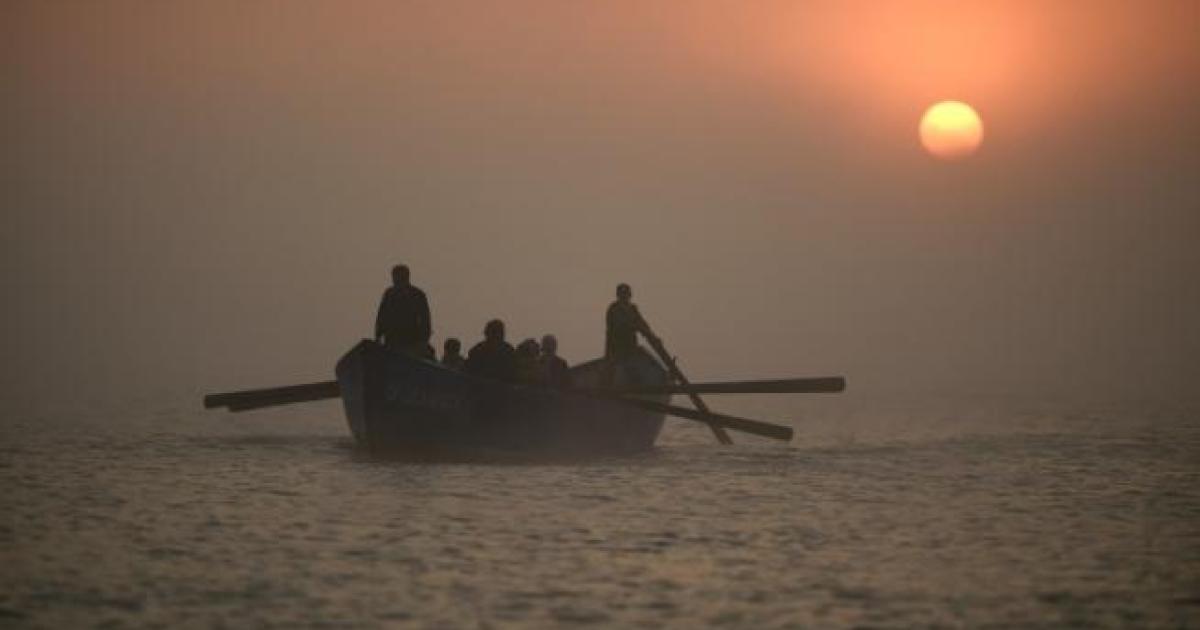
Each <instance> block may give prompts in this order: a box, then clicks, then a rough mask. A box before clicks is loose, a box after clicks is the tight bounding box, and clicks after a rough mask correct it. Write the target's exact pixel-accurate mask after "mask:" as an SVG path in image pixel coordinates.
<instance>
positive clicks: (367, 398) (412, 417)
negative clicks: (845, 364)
mask: <svg viewBox="0 0 1200 630" xmlns="http://www.w3.org/2000/svg"><path fill="white" fill-rule="evenodd" d="M650 341H651V346H652V347H653V348H654V350H655V352H656V353H657V355H658V357H659V358H657V359H656V358H655V357H654V356H653V355H651V354H650V353H649V352H647V351H646V350H645V349H643V348H641V347H638V348H637V349H636V351H635V352H632V353H630V354H629V356H627V357H625V358H623V359H621V360H620V361H618V362H617V363H615V364H614V365H612V366H611V370H612V373H611V375H610V376H611V378H610V379H609V382H604V379H603V378H602V377H603V376H604V372H605V371H606V370H607V369H610V368H609V367H608V366H607V365H606V360H604V359H597V360H594V361H590V362H588V363H584V364H582V365H578V366H576V367H574V368H572V369H571V387H570V388H568V389H555V388H550V387H545V386H542V385H536V384H518V383H508V382H501V381H494V380H488V379H483V378H479V377H477V376H472V375H470V374H465V373H463V372H459V371H455V370H451V369H449V368H446V367H443V366H442V365H441V364H439V363H437V362H434V361H430V360H426V359H422V358H419V357H414V356H411V355H408V354H404V353H400V352H395V351H392V350H388V349H386V348H384V347H383V346H382V345H380V344H379V343H377V342H375V341H372V340H363V341H361V342H359V343H358V345H356V346H354V348H352V349H351V350H350V351H349V352H347V353H346V355H345V356H343V357H342V358H341V360H339V361H338V363H337V367H336V373H337V380H336V381H321V382H317V383H304V384H299V385H286V386H283V387H269V388H265V389H249V390H241V391H234V392H224V393H217V394H209V395H207V396H205V397H204V406H205V408H209V409H212V408H217V407H224V408H226V409H228V410H229V411H234V412H240V411H250V410H253V409H261V408H264V407H274V406H277V405H290V404H295V403H304V402H311V401H316V400H326V399H331V398H341V400H342V405H343V407H344V409H345V411H346V421H347V423H348V424H349V425H350V432H351V433H352V434H353V435H354V439H355V440H356V441H357V442H358V443H359V444H360V445H362V446H363V447H365V448H366V449H368V450H369V451H371V452H372V453H388V454H399V455H403V456H405V457H411V458H419V459H464V458H465V459H479V458H484V459H493V458H517V459H525V458H533V459H579V458H581V457H602V456H611V455H630V454H636V453H643V452H646V451H649V450H650V449H652V448H654V442H655V440H656V439H658V433H659V431H660V430H661V429H662V425H663V417H664V415H671V416H675V417H678V418H685V419H688V420H691V421H693V422H700V423H703V424H705V425H707V426H708V427H709V428H710V429H712V431H713V433H714V435H716V437H717V438H718V439H719V440H721V441H722V442H725V443H728V440H729V438H728V436H726V435H725V430H726V429H729V430H735V431H742V432H745V433H750V434H753V435H758V436H761V437H766V438H770V439H775V440H783V441H785V442H786V441H788V440H791V439H792V433H793V431H792V428H791V427H789V426H786V425H781V424H775V423H771V422H763V421H761V420H752V419H750V418H739V417H737V416H731V415H726V414H723V413H717V412H714V411H712V410H711V409H709V408H708V407H707V405H705V404H704V403H703V401H701V400H700V394H784V393H821V392H829V393H836V392H841V391H843V390H844V389H845V388H846V382H845V379H843V378H842V377H839V376H835V377H819V378H800V379H777V380H757V381H725V382H715V383H712V382H710V383H691V382H689V381H688V380H687V379H686V377H684V376H683V374H682V372H680V371H679V367H678V365H676V364H675V360H674V358H673V357H671V356H670V355H669V354H668V353H667V351H666V349H665V348H664V347H663V346H662V342H661V340H658V339H657V338H654V337H651V338H650ZM660 361H661V362H660ZM672 394H686V395H687V396H688V397H689V398H690V399H691V400H692V402H693V403H694V404H695V406H696V408H695V409H688V408H686V407H677V406H675V405H670V404H668V403H667V401H668V399H669V398H670V397H671V395H672Z"/></svg>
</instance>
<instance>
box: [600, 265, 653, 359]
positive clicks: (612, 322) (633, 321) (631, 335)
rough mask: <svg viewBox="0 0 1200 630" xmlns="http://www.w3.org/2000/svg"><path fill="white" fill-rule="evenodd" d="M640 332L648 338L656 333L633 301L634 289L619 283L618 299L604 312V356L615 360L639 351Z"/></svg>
mask: <svg viewBox="0 0 1200 630" xmlns="http://www.w3.org/2000/svg"><path fill="white" fill-rule="evenodd" d="M638 333H642V335H643V336H645V337H646V338H647V339H650V338H651V337H652V336H653V335H654V333H652V332H650V327H649V326H647V325H646V320H644V319H642V314H641V312H639V311H638V307H637V305H636V304H634V303H633V289H631V288H629V285H628V284H625V283H623V282H622V283H621V284H619V285H617V299H616V301H614V302H613V303H612V304H609V305H608V311H607V312H605V314H604V357H605V358H606V359H608V360H609V361H614V360H617V359H620V358H622V357H624V356H626V355H628V354H630V353H632V352H635V351H637V335H638Z"/></svg>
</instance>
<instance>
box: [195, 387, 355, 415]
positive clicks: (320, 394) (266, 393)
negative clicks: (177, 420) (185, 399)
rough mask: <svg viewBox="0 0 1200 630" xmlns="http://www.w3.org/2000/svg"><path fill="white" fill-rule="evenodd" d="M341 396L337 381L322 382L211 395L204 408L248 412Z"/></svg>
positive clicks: (206, 398)
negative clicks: (224, 408)
mask: <svg viewBox="0 0 1200 630" xmlns="http://www.w3.org/2000/svg"><path fill="white" fill-rule="evenodd" d="M340 395H341V391H340V388H339V387H338V384H337V381H321V382H319V383H304V384H302V385H286V386H284V387H268V388H264V389H247V390H242V391H238V392H225V393H221V394H209V395H207V396H205V397H204V407H205V408H206V409H211V408H213V407H228V408H229V410H230V411H246V410H248V409H257V408H259V407H270V406H274V405H286V404H290V403H301V402H310V401H314V400H325V399H327V398H337V397H338V396H340Z"/></svg>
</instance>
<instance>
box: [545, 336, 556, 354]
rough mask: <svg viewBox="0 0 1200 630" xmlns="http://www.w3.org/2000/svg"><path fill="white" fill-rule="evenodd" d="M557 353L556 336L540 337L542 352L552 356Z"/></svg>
mask: <svg viewBox="0 0 1200 630" xmlns="http://www.w3.org/2000/svg"><path fill="white" fill-rule="evenodd" d="M557 353H558V337H555V336H554V335H544V336H543V337H542V354H545V355H548V356H554V355H555V354H557Z"/></svg>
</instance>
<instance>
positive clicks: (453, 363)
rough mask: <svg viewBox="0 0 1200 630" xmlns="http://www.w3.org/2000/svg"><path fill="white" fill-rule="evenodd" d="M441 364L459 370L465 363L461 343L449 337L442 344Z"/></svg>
mask: <svg viewBox="0 0 1200 630" xmlns="http://www.w3.org/2000/svg"><path fill="white" fill-rule="evenodd" d="M442 365H444V366H446V367H448V368H450V369H451V370H457V371H459V372H461V371H462V370H463V368H465V367H466V365H467V360H466V359H464V358H463V355H462V343H461V342H459V340H458V339H455V338H454V337H450V338H449V339H447V340H446V341H445V343H443V344H442Z"/></svg>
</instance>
